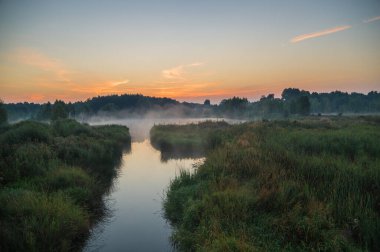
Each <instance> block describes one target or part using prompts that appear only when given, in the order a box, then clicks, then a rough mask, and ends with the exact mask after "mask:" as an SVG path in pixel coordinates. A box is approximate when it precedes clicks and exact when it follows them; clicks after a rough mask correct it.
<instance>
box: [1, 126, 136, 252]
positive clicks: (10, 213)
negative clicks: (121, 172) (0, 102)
mask: <svg viewBox="0 0 380 252" xmlns="http://www.w3.org/2000/svg"><path fill="white" fill-rule="evenodd" d="M130 144H131V138H130V135H129V130H128V128H127V127H124V126H116V125H109V126H89V125H86V124H80V123H78V122H76V121H74V120H57V121H55V122H52V123H51V124H44V123H39V122H34V121H24V122H20V123H17V124H13V125H5V126H3V127H2V128H1V129H0V145H1V150H0V177H1V181H0V183H1V184H0V185H1V189H0V205H1V208H0V226H1V228H0V240H1V243H0V250H1V251H79V250H81V247H82V246H83V243H84V241H85V240H86V238H87V237H88V235H89V230H90V227H91V226H92V225H93V224H94V222H96V220H97V219H98V217H99V215H101V213H102V207H103V206H102V204H103V202H102V195H103V194H104V193H105V192H107V190H109V188H110V186H111V184H112V180H113V178H114V177H115V176H116V175H117V165H118V162H119V161H120V157H121V155H122V152H123V150H128V149H129V148H130Z"/></svg>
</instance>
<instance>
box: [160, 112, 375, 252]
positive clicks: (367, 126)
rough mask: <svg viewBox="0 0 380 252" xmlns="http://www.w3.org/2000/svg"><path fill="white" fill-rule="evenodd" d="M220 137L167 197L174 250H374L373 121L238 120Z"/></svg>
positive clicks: (176, 181) (178, 130)
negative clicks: (196, 166)
mask: <svg viewBox="0 0 380 252" xmlns="http://www.w3.org/2000/svg"><path fill="white" fill-rule="evenodd" d="M191 128H193V129H194V131H193V132H194V133H196V132H197V130H196V128H197V126H196V125H191V126H183V127H182V132H183V136H184V137H183V139H186V138H187V136H188V132H189V131H191ZM175 131H176V133H175V134H176V138H180V136H181V126H177V127H176V130H175ZM165 132H166V133H165ZM160 134H161V135H163V138H164V137H165V134H166V135H167V139H170V137H171V136H172V135H173V129H172V128H170V126H166V128H161V132H160ZM218 136H219V138H220V140H218V145H217V146H213V145H211V146H210V145H207V144H205V143H206V141H203V144H205V145H204V148H211V151H209V152H208V154H207V158H206V161H205V162H204V164H202V165H201V166H200V167H199V168H198V169H197V171H196V172H195V173H188V172H185V171H184V172H182V173H181V174H180V175H179V176H178V177H177V178H176V179H174V180H173V181H172V182H171V184H170V187H169V190H168V192H167V195H166V199H165V201H164V210H165V216H166V217H167V219H169V220H170V222H171V223H172V225H173V226H174V228H175V230H174V232H173V234H172V241H173V243H174V244H175V246H176V247H177V248H178V249H179V250H180V251H256V250H259V251H261V250H264V251H279V250H289V251H293V250H299V251H305V250H327V251H342V250H347V251H352V250H372V251H377V250H379V249H380V243H379V241H380V240H379V237H380V208H379V206H380V159H379V157H380V145H379V144H378V143H379V142H380V119H379V117H355V118H342V117H340V118H339V117H322V118H321V117H315V118H312V117H309V118H306V119H303V120H297V121H291V120H287V121H273V122H253V123H244V124H240V125H235V126H232V127H227V128H224V129H222V130H221V133H220V134H218ZM201 138H202V139H204V138H205V137H204V136H202V137H201ZM176 142H181V140H176ZM182 142H186V141H182Z"/></svg>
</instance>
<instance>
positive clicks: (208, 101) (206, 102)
mask: <svg viewBox="0 0 380 252" xmlns="http://www.w3.org/2000/svg"><path fill="white" fill-rule="evenodd" d="M203 105H205V106H210V105H211V102H210V100H209V99H206V100H205V101H204V103H203Z"/></svg>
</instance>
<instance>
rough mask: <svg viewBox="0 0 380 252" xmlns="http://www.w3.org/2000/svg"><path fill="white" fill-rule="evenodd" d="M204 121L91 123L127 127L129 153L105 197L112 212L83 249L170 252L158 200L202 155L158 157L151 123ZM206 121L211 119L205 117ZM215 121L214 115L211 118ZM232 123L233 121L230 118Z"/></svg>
mask: <svg viewBox="0 0 380 252" xmlns="http://www.w3.org/2000/svg"><path fill="white" fill-rule="evenodd" d="M204 120H206V119H126V120H100V119H94V120H92V121H89V123H90V124H92V125H100V124H119V125H126V126H128V127H129V128H130V133H131V136H132V146H131V151H130V152H128V153H124V155H123V157H122V164H121V167H120V174H119V176H118V177H117V178H116V179H115V180H114V186H113V190H111V193H110V194H109V195H106V196H105V199H104V200H105V201H106V203H107V206H108V208H109V210H110V213H111V214H110V216H109V217H107V218H105V219H104V220H103V221H101V222H100V223H98V224H97V225H96V226H95V227H94V228H93V229H92V232H91V236H90V238H89V240H88V241H87V244H86V246H85V249H84V251H112V252H118V251H172V250H173V248H172V246H171V243H170V239H169V238H170V234H171V227H170V225H169V224H168V223H167V222H166V220H165V219H164V217H163V210H162V200H163V198H164V196H165V190H167V188H168V186H169V184H170V180H172V179H173V178H174V177H175V176H176V174H178V173H179V171H180V169H185V170H193V169H194V165H197V164H200V163H201V162H203V158H200V159H192V158H183V159H177V160H173V159H171V160H168V161H162V159H161V153H160V151H158V150H156V149H154V148H153V147H152V146H151V144H150V141H149V130H150V129H151V127H152V126H153V125H154V124H163V123H164V124H169V123H177V124H185V123H192V122H199V121H204ZM208 120H209V119H208ZM213 120H216V119H213ZM230 122H232V123H233V122H234V121H230Z"/></svg>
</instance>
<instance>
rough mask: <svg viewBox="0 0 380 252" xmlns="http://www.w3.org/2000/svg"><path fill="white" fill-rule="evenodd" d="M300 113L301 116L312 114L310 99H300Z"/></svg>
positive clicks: (298, 101) (305, 97) (304, 97)
mask: <svg viewBox="0 0 380 252" xmlns="http://www.w3.org/2000/svg"><path fill="white" fill-rule="evenodd" d="M297 103H298V113H299V114H300V115H309V114H310V101H309V97H307V96H306V95H303V96H301V97H299V98H298V100H297Z"/></svg>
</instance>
